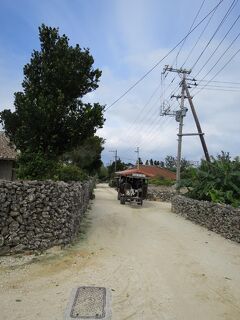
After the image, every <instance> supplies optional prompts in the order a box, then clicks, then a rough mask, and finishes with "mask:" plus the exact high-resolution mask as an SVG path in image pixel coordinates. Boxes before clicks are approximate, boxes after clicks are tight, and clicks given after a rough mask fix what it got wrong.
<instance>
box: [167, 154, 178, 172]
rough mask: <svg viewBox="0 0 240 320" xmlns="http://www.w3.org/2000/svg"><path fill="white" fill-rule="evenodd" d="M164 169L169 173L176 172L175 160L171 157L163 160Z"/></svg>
mask: <svg viewBox="0 0 240 320" xmlns="http://www.w3.org/2000/svg"><path fill="white" fill-rule="evenodd" d="M164 162H165V168H167V169H168V170H171V171H176V159H175V157H173V156H169V155H168V156H166V158H165V161H164Z"/></svg>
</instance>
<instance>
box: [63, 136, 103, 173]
mask: <svg viewBox="0 0 240 320" xmlns="http://www.w3.org/2000/svg"><path fill="white" fill-rule="evenodd" d="M103 144H104V139H103V138H100V137H98V136H93V137H90V138H87V139H86V140H85V141H84V142H83V143H82V144H81V145H79V146H78V147H77V148H75V149H74V150H72V151H71V152H68V153H66V154H64V155H63V159H64V160H65V161H68V162H71V163H73V164H74V165H76V166H78V167H79V168H81V169H83V170H84V171H86V172H88V173H90V174H93V173H97V172H98V171H99V170H100V168H101V166H102V164H103V163H102V160H101V152H102V150H103V149H104V148H103Z"/></svg>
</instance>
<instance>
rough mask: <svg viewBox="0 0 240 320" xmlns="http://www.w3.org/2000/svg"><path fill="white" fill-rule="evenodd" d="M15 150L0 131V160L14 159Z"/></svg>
mask: <svg viewBox="0 0 240 320" xmlns="http://www.w3.org/2000/svg"><path fill="white" fill-rule="evenodd" d="M16 157H17V152H16V150H15V148H14V147H13V146H11V145H10V142H9V139H8V138H7V137H6V135H5V134H4V132H0V160H16Z"/></svg>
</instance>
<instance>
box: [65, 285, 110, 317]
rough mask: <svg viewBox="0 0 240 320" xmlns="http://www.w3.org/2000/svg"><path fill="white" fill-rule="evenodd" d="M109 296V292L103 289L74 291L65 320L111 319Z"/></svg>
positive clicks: (82, 288)
mask: <svg viewBox="0 0 240 320" xmlns="http://www.w3.org/2000/svg"><path fill="white" fill-rule="evenodd" d="M110 295H111V292H110V290H108V289H106V288H103V287H85V286H84V287H79V288H76V289H74V290H73V292H72V295H71V299H70V303H69V305H68V307H67V310H66V317H65V319H66V320H70V319H75V320H77V319H81V320H83V319H88V320H90V319H104V320H108V319H111V312H110Z"/></svg>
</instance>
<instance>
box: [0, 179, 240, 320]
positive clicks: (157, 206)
mask: <svg viewBox="0 0 240 320" xmlns="http://www.w3.org/2000/svg"><path fill="white" fill-rule="evenodd" d="M95 193H96V200H95V201H94V204H93V206H92V210H90V211H89V213H88V219H87V220H86V221H85V228H86V229H85V230H86V232H85V236H82V237H81V239H79V240H78V241H77V243H76V244H75V245H74V246H73V247H71V248H68V249H65V250H56V251H54V250H53V252H52V253H51V254H45V255H42V256H39V257H35V258H34V259H33V260H31V259H32V257H30V258H28V257H24V258H14V259H13V258H9V257H8V258H1V259H0V262H1V264H0V286H1V287H0V319H1V320H23V319H24V320H35V319H44V320H45V319H46V320H59V319H63V318H64V309H65V307H66V304H67V302H68V299H69V294H70V292H71V289H72V288H73V287H75V286H77V285H96V286H104V287H108V288H111V289H112V296H113V301H112V310H113V320H127V319H130V320H142V319H144V320H155V319H157V320H158V319H159V320H238V319H240V246H239V245H238V244H236V243H233V242H231V241H228V240H226V239H224V238H221V237H220V236H218V235H216V234H214V233H212V232H209V231H208V230H206V229H204V228H202V227H200V226H197V225H194V224H192V223H191V222H189V221H187V220H185V219H184V218H182V217H180V216H177V215H175V214H173V213H171V212H170V205H169V204H166V203H158V202H145V203H144V206H143V207H142V208H141V207H137V206H133V205H132V206H129V205H125V206H121V205H120V204H119V202H118V201H117V200H116V192H115V191H114V190H112V189H109V188H108V187H107V186H106V185H99V186H98V187H97V189H96V191H95ZM27 259H29V260H30V261H31V263H29V262H28V263H27ZM23 261H25V262H26V264H23ZM10 263H12V264H14V266H13V267H12V268H9V267H8V265H9V264H10Z"/></svg>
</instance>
